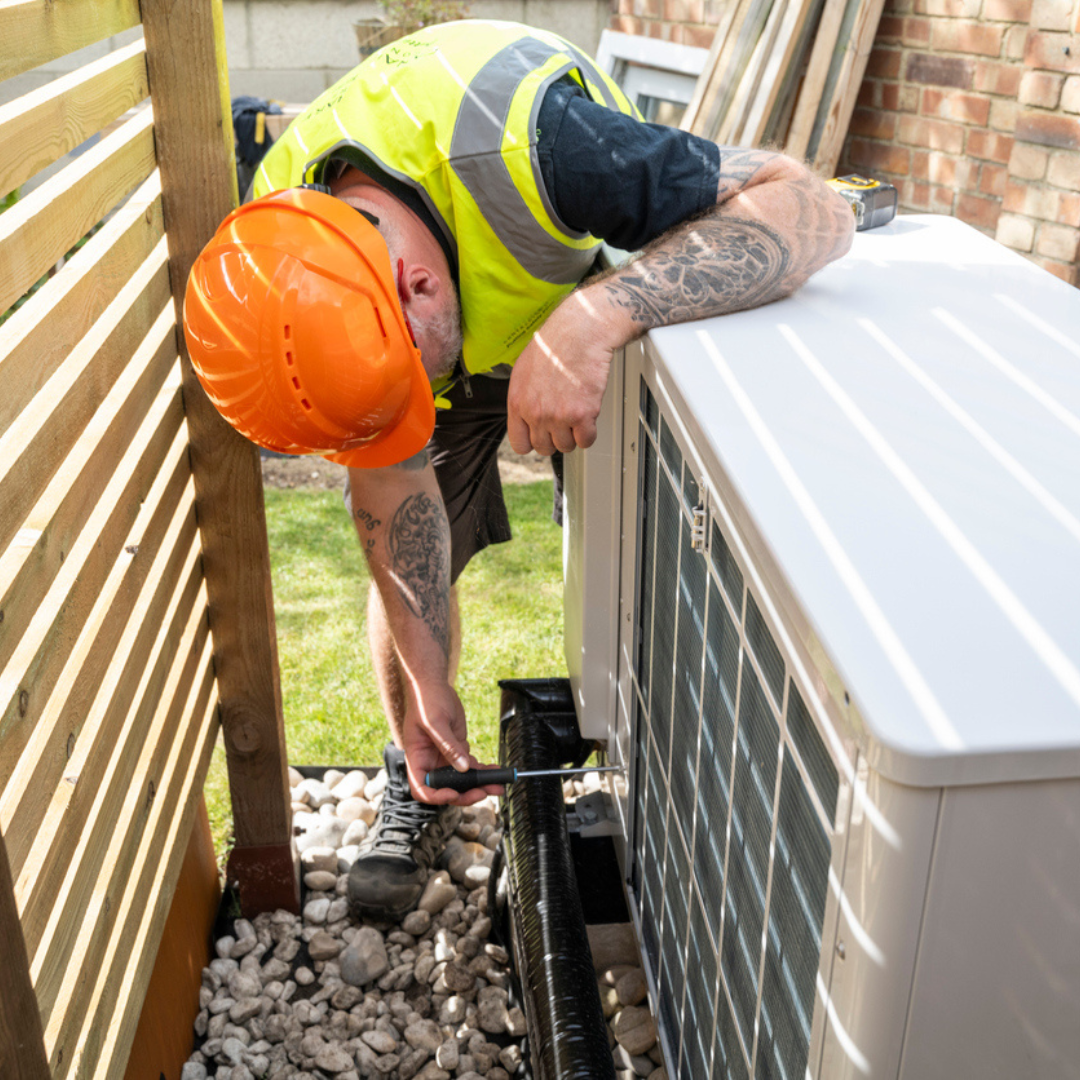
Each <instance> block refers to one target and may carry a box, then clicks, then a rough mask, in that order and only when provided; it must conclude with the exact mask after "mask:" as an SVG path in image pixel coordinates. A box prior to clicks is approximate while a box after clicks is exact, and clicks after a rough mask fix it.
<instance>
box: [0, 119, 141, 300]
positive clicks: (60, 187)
mask: <svg viewBox="0 0 1080 1080" xmlns="http://www.w3.org/2000/svg"><path fill="white" fill-rule="evenodd" d="M154 163H155V161H154V129H153V115H152V113H151V110H150V109H148V108H147V109H143V110H142V111H140V112H138V113H136V115H135V116H133V117H132V118H131V119H130V120H128V121H126V122H125V123H123V124H121V125H120V127H118V128H117V129H116V130H115V131H114V132H113V133H112V134H111V135H108V136H106V137H105V138H104V139H102V140H101V142H100V143H98V144H97V146H95V147H93V148H92V149H90V150H87V151H86V153H85V154H81V155H80V156H79V157H77V158H76V159H75V160H74V161H73V162H72V163H71V164H70V165H67V166H65V167H64V168H63V169H61V170H60V172H58V173H57V174H56V175H55V176H53V177H51V178H50V179H48V180H46V181H45V183H43V184H42V185H41V186H40V187H38V188H35V189H34V190H33V191H32V192H30V194H29V195H27V197H26V198H25V199H23V200H21V201H20V202H17V203H16V204H15V205H14V206H13V207H11V209H9V210H6V211H5V212H4V213H3V214H0V311H6V310H7V309H8V308H9V307H11V305H12V304H13V303H15V301H16V300H18V299H19V297H20V296H22V295H23V294H24V293H26V292H27V291H28V290H29V289H30V287H31V286H32V285H33V284H34V282H35V281H37V280H38V278H40V277H41V276H42V275H43V274H45V273H46V272H47V271H48V270H49V268H50V267H52V266H55V264H56V263H57V262H58V261H59V260H60V259H62V258H63V257H64V255H65V253H66V252H68V251H70V250H71V248H73V247H74V246H75V244H76V243H78V241H80V240H81V239H82V238H83V237H84V236H86V234H87V233H88V232H90V230H91V229H92V228H93V227H94V226H95V225H97V224H98V223H99V222H100V221H101V220H102V219H103V218H104V217H105V215H106V214H108V213H109V211H110V210H112V209H113V208H114V207H115V206H116V204H117V203H118V202H120V200H121V199H122V198H124V196H125V195H128V194H130V192H131V191H132V190H133V189H134V188H136V187H137V186H138V185H139V184H140V183H141V182H142V181H143V180H145V179H146V178H147V177H148V176H149V175H150V173H151V172H152V171H153V169H154Z"/></svg>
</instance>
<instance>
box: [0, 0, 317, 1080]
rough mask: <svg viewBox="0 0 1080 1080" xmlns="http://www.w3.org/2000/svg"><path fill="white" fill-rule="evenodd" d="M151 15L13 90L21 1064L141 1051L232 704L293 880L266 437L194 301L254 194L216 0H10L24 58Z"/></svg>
mask: <svg viewBox="0 0 1080 1080" xmlns="http://www.w3.org/2000/svg"><path fill="white" fill-rule="evenodd" d="M140 22H141V25H142V27H143V31H144V35H143V38H141V39H139V40H138V41H136V42H134V43H132V44H130V45H128V46H126V47H124V48H121V49H118V50H116V51H114V52H112V53H110V54H109V55H107V56H106V57H104V58H102V59H100V60H96V61H94V62H93V63H89V64H86V65H85V66H83V67H81V68H79V69H78V70H76V71H73V72H72V73H70V74H68V75H65V76H64V77H62V78H59V79H57V80H56V81H55V82H52V83H50V84H48V85H47V86H45V87H42V88H41V89H39V90H36V91H34V92H33V93H30V94H27V95H25V96H23V97H21V98H18V99H17V100H15V101H13V102H11V103H10V104H8V105H5V106H3V107H0V196H2V195H5V194H7V193H9V192H11V191H14V190H15V189H17V188H19V187H20V186H22V185H26V189H27V190H26V191H25V192H24V193H23V194H22V197H20V198H19V199H18V200H17V201H16V202H15V203H14V204H13V205H12V206H10V207H9V208H8V209H7V210H6V211H5V212H4V213H3V214H0V312H4V313H6V315H5V318H4V321H3V323H2V325H0V955H2V957H3V963H0V1002H2V1004H0V1076H3V1077H4V1078H5V1080H6V1078H8V1077H12V1078H17V1080H22V1078H24V1077H27V1078H29V1077H33V1078H34V1080H42V1078H44V1077H52V1078H55V1080H60V1078H64V1077H86V1078H89V1077H95V1078H96V1077H122V1076H123V1075H124V1068H125V1064H126V1062H127V1056H128V1053H129V1050H130V1046H131V1041H132V1039H133V1037H134V1032H135V1027H136V1024H137V1022H138V1020H139V1013H140V1008H141V1005H142V999H143V995H144V994H145V990H146V986H147V983H148V981H149V977H150V973H151V970H152V967H153V963H154V959H155V956H156V954H157V948H158V943H159V939H160V937H161V933H162V928H163V925H164V922H165V918H166V915H167V914H168V911H169V906H170V899H171V896H172V893H173V890H174V887H175V884H176V880H177V876H178V874H179V872H180V866H181V862H182V860H183V857H184V853H185V849H186V846H187V842H188V836H189V834H190V831H191V826H192V821H193V818H194V815H195V812H196V809H197V806H198V802H199V799H200V796H201V790H202V784H203V780H204V777H205V774H206V769H207V766H208V763H209V758H210V754H211V751H212V749H213V746H214V742H215V739H216V738H217V735H218V732H219V728H222V729H223V731H224V736H225V743H226V749H227V754H228V760H229V773H230V785H231V788H232V792H233V801H234V820H235V833H236V844H237V848H236V858H235V860H234V869H233V870H232V871H231V872H232V873H233V874H234V876H236V877H237V878H239V884H240V885H241V895H242V898H243V900H244V903H245V906H246V908H247V910H248V911H249V912H251V911H256V910H259V909H260V908H262V907H268V906H278V905H279V904H281V903H282V902H284V903H287V904H288V903H292V904H295V900H296V874H295V865H294V860H293V854H292V845H291V842H290V838H289V805H288V799H287V783H286V775H285V770H286V765H285V751H284V733H283V723H282V717H281V704H280V691H279V689H278V677H277V657H276V646H275V638H274V622H273V607H272V601H271V595H270V578H269V560H268V553H267V546H266V530H265V520H264V516H263V509H262V485H261V477H260V471H259V462H258V455H257V453H256V451H255V449H254V447H253V446H251V444H249V443H247V442H246V441H245V440H243V439H242V438H240V437H239V436H237V435H235V434H234V433H233V431H232V430H231V429H230V428H229V427H228V426H227V425H226V424H225V423H224V422H223V421H221V420H220V418H219V417H218V416H217V414H216V412H214V410H213V408H212V407H211V406H210V405H209V403H208V402H207V400H206V398H205V395H203V393H202V391H201V389H200V388H199V387H198V385H197V383H196V381H195V380H194V378H193V375H192V373H191V370H190V365H188V364H187V362H186V358H185V357H184V354H183V335H182V334H181V333H180V332H179V330H178V321H177V320H178V312H179V310H180V309H179V304H180V301H181V300H182V295H183V287H184V283H185V281H186V279H187V273H188V270H189V269H190V266H191V263H192V261H193V259H194V257H195V255H196V253H197V252H198V251H199V249H200V248H201V247H202V245H203V244H204V243H205V242H206V240H207V239H208V238H209V236H210V235H211V233H212V232H213V229H214V228H215V227H216V225H217V223H218V222H219V221H220V220H221V218H222V217H224V215H225V214H226V213H227V212H228V210H229V209H230V208H231V207H232V206H233V205H235V200H236V192H235V172H234V166H233V161H232V131H231V123H230V120H229V110H228V88H227V80H226V78H225V74H224V44H223V35H222V14H221V8H220V0H185V2H184V3H175V2H170V0H143V2H142V4H141V5H140V4H139V3H138V2H137V0H95V2H90V0H24V2H21V3H19V2H17V3H8V4H2V5H0V79H6V78H10V77H12V76H14V75H16V74H19V73H21V72H24V71H27V70H30V69H31V68H33V67H34V66H36V65H39V64H42V63H45V62H47V61H50V60H54V59H56V58H58V57H61V56H64V55H67V54H68V53H71V52H73V51H74V50H76V49H79V48H82V47H84V46H86V45H90V44H93V43H94V42H96V41H99V40H101V39H103V38H106V37H110V36H112V35H114V34H117V33H119V32H121V31H128V30H131V29H133V28H135V27H137V26H139V25H140ZM73 151H75V153H72V152H73ZM56 163H60V167H59V168H57V169H56V171H55V172H54V174H53V175H51V176H50V177H49V178H48V179H44V180H43V182H41V183H39V184H36V186H35V183H36V178H37V177H38V174H39V173H41V171H42V170H43V169H46V168H47V167H49V166H54V165H56ZM76 247H77V248H78V250H75V251H74V253H72V249H74V248H76ZM16 306H17V310H16Z"/></svg>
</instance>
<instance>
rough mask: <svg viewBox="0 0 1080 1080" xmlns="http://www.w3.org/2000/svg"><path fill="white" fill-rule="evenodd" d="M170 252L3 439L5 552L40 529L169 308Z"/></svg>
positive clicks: (156, 259)
mask: <svg viewBox="0 0 1080 1080" xmlns="http://www.w3.org/2000/svg"><path fill="white" fill-rule="evenodd" d="M164 254H165V249H164V244H163V243H161V244H159V246H158V247H157V248H155V252H154V253H152V254H151V257H150V258H149V259H147V260H146V262H145V263H143V265H142V266H141V267H140V268H139V271H138V273H136V274H135V276H134V277H132V279H131V281H129V282H128V283H127V285H125V286H124V288H123V289H121V290H120V293H119V295H118V296H117V297H116V299H115V300H114V301H113V302H112V304H110V305H109V308H108V310H107V311H106V312H105V314H104V315H103V316H102V317H101V318H100V319H99V320H98V321H97V322H96V323H95V324H94V326H93V327H92V328H91V330H90V333H88V334H87V335H86V337H84V338H83V339H82V341H80V342H79V343H78V344H77V345H76V346H75V347H74V348H73V349H72V350H71V353H70V354H69V355H68V358H67V359H66V360H65V361H64V363H63V364H61V366H60V368H59V369H58V370H57V371H56V372H55V373H54V374H53V377H52V378H51V379H50V380H49V381H48V383H47V384H46V386H45V387H44V388H43V389H42V391H41V392H40V393H39V394H37V395H36V397H35V398H34V400H33V402H32V403H31V405H30V406H29V407H28V408H26V409H24V410H23V412H22V413H21V414H20V416H19V417H18V419H17V420H16V421H15V423H13V424H12V425H11V427H10V428H9V429H8V430H7V432H6V433H5V434H4V435H3V436H2V437H0V547H4V546H6V545H8V544H10V543H11V541H12V540H13V539H14V537H15V535H16V533H17V532H18V531H19V530H20V529H24V528H30V529H36V528H39V527H40V526H39V525H38V524H37V523H35V522H32V521H29V520H28V515H29V513H30V510H31V508H32V507H33V506H34V504H35V503H36V502H37V500H38V499H39V498H40V496H41V492H42V491H43V490H44V489H45V487H46V486H47V485H48V484H49V482H50V481H51V480H52V478H53V476H54V475H55V474H56V471H57V469H58V468H59V467H60V465H61V463H62V462H63V461H64V458H65V456H66V454H67V452H68V451H69V450H70V448H71V446H72V445H73V444H74V442H75V440H76V439H77V438H78V436H79V433H80V432H82V431H83V430H84V429H85V428H86V425H87V424H89V423H90V422H91V420H92V419H93V417H94V414H95V412H96V410H97V409H98V408H99V406H100V405H101V402H102V401H104V400H105V398H106V397H107V396H108V393H109V391H110V389H111V388H112V386H113V384H114V383H115V382H116V380H117V379H118V378H120V376H121V374H122V373H123V371H124V369H125V368H126V366H127V365H128V363H129V362H130V360H131V357H132V356H133V355H134V354H135V352H136V350H137V349H138V347H139V344H140V343H141V342H142V341H143V340H144V339H145V337H146V335H147V334H148V333H149V331H150V328H151V327H152V326H153V324H154V322H155V320H156V319H157V318H158V315H159V313H160V312H161V311H162V309H163V308H164V307H165V306H166V304H167V303H168V295H169V283H168V272H167V270H166V266H165V261H164Z"/></svg>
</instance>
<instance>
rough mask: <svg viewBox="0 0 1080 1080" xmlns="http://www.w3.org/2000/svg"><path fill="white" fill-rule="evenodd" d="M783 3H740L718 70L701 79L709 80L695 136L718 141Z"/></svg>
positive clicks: (755, 0) (772, 0) (758, 0)
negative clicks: (766, 29) (773, 14)
mask: <svg viewBox="0 0 1080 1080" xmlns="http://www.w3.org/2000/svg"><path fill="white" fill-rule="evenodd" d="M780 2H781V0H739V4H738V7H737V8H736V9H735V13H734V15H733V16H732V20H731V24H730V26H729V27H728V33H727V37H726V40H725V41H724V45H723V48H722V49H721V51H720V54H719V57H718V59H717V63H716V67H715V68H714V69H713V70H712V71H709V69H708V68H706V70H705V71H703V72H702V73H701V76H700V78H707V80H708V81H707V84H706V90H705V93H704V97H703V100H702V108H701V111H700V113H699V116H698V120H697V126H696V129H695V131H694V134H696V135H701V136H702V137H703V138H706V139H713V140H717V139H718V138H719V133H720V131H721V128H722V126H723V125H724V122H725V119H726V117H727V115H728V110H729V108H730V106H731V101H732V97H733V96H734V95H735V93H736V91H737V90H738V86H739V83H740V81H741V79H742V77H743V74H744V73H745V71H746V67H747V64H748V63H749V62H750V59H751V56H752V54H753V51H754V48H755V46H756V45H757V43H758V41H759V39H760V37H761V33H762V30H763V29H764V27H765V24H766V22H767V20H768V17H769V12H770V11H771V10H772V7H773V4H774V3H780Z"/></svg>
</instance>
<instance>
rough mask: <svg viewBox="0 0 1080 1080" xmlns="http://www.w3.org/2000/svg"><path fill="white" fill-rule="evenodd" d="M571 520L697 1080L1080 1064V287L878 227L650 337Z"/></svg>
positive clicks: (663, 965) (582, 461) (660, 1007)
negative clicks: (790, 278) (762, 288)
mask: <svg viewBox="0 0 1080 1080" xmlns="http://www.w3.org/2000/svg"><path fill="white" fill-rule="evenodd" d="M567 504H568V511H569V519H570V520H569V525H568V529H567V534H566V541H565V542H566V553H565V554H566V605H567V628H566V632H567V638H566V640H567V657H568V661H569V665H570V671H571V683H572V686H573V689H574V693H575V698H576V707H577V710H578V717H579V723H580V726H581V728H582V732H583V734H584V735H586V736H588V737H593V738H599V739H604V740H606V744H607V749H608V754H609V756H610V757H611V758H612V759H613V760H614V761H615V762H618V763H622V764H624V765H625V766H626V773H625V781H620V782H618V783H616V784H615V785H614V786H613V787H612V788H611V791H610V808H609V809H610V815H611V818H612V821H613V822H614V828H613V832H614V833H615V837H616V846H617V848H618V850H619V856H620V859H621V862H622V866H623V869H624V872H625V879H626V883H627V892H628V896H629V899H630V906H631V908H632V911H633V918H634V920H635V923H636V926H637V930H638V934H639V939H640V944H641V947H642V952H643V956H644V959H645V963H646V967H647V970H648V976H649V980H650V989H651V998H652V1005H653V1009H654V1013H655V1014H656V1016H657V1017H658V1019H659V1026H660V1030H661V1039H662V1044H663V1047H664V1051H665V1055H666V1058H667V1063H668V1068H669V1073H670V1075H671V1076H672V1077H678V1078H679V1080H706V1078H710V1077H711V1078H715V1080H749V1078H751V1077H753V1078H756V1080H773V1078H786V1080H803V1078H804V1077H812V1078H820V1080H841V1078H847V1077H851V1078H859V1077H887V1078H889V1080H935V1078H942V1080H945V1078H947V1080H966V1078H971V1080H990V1078H1002V1080H1006V1078H1007V1080H1021V1078H1023V1080H1031V1078H1051V1077H1053V1078H1065V1077H1080V671H1078V667H1080V293H1078V292H1077V291H1076V290H1075V289H1072V288H1070V287H1069V286H1067V285H1065V284H1063V283H1062V282H1060V281H1058V280H1057V279H1056V278H1053V277H1052V276H1051V275H1049V274H1047V273H1045V272H1044V271H1042V270H1040V269H1038V268H1036V267H1034V266H1033V265H1031V264H1030V263H1029V262H1027V261H1026V260H1024V259H1022V258H1021V257H1019V256H1017V255H1015V254H1013V253H1012V252H1009V251H1007V250H1006V249H1004V248H1002V247H1000V246H999V245H997V244H995V243H994V242H993V241H991V240H989V239H988V238H986V237H984V236H983V235H981V234H980V233H978V232H976V231H975V230H973V229H971V228H969V227H968V226H965V225H963V224H961V223H959V222H957V221H955V220H952V219H948V218H935V217H909V218H900V219H897V220H896V221H895V222H894V223H892V224H891V225H890V226H888V227H886V228H883V229H879V230H875V231H873V232H868V233H862V234H859V235H858V236H857V238H856V241H855V246H854V248H853V250H852V252H851V254H850V255H849V256H848V257H846V258H845V259H843V260H842V261H840V262H838V263H836V264H834V265H833V266H831V267H829V268H828V269H827V270H826V271H824V272H822V273H821V274H820V275H818V276H817V277H815V278H814V279H812V281H811V282H810V283H809V284H808V285H807V286H806V287H805V288H804V289H802V290H801V291H800V292H799V293H798V294H796V295H795V296H794V297H792V298H791V299H788V300H786V301H783V302H781V303H778V304H773V305H770V306H768V307H765V308H761V309H758V310H755V311H750V312H744V313H739V314H736V315H731V316H726V317H724V318H720V319H713V320H706V321H704V322H699V323H692V324H686V325H682V326H677V327H670V328H666V329H664V330H661V331H657V332H654V333H652V334H650V335H649V336H648V338H647V339H645V340H644V342H642V343H640V344H638V345H636V346H632V347H630V348H628V349H627V350H626V355H625V357H623V358H622V359H621V360H620V361H619V363H618V364H617V365H616V370H615V371H614V372H613V377H612V381H611V383H610V384H609V390H608V394H607V397H606V400H605V407H604V413H603V417H602V423H601V427H600V437H599V439H598V442H597V444H596V445H595V446H594V447H593V448H592V449H590V450H589V451H588V452H587V453H585V454H574V455H571V456H570V458H569V475H568V480H567Z"/></svg>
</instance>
